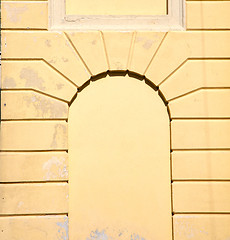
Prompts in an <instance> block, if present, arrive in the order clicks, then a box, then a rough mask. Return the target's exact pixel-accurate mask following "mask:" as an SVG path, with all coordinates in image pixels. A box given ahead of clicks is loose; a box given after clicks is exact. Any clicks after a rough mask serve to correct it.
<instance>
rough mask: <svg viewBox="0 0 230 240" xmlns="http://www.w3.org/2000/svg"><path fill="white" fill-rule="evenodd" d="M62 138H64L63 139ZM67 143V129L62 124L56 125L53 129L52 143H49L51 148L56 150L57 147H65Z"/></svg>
mask: <svg viewBox="0 0 230 240" xmlns="http://www.w3.org/2000/svg"><path fill="white" fill-rule="evenodd" d="M63 136H66V137H64V138H63ZM66 142H67V129H66V127H65V126H63V125H62V124H56V125H55V128H54V134H53V141H52V143H51V147H52V148H56V147H57V146H58V145H62V146H65V145H66Z"/></svg>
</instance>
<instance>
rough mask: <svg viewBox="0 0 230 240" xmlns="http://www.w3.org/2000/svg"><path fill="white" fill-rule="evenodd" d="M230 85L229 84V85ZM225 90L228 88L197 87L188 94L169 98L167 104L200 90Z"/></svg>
mask: <svg viewBox="0 0 230 240" xmlns="http://www.w3.org/2000/svg"><path fill="white" fill-rule="evenodd" d="M229 85H230V84H229ZM226 89H230V86H229V87H199V88H196V89H193V90H191V91H189V92H186V93H183V94H181V95H178V96H176V97H173V98H170V99H169V100H168V102H169V103H170V102H171V101H174V100H177V99H179V98H182V97H185V96H188V95H190V94H192V93H195V92H198V91H200V90H226Z"/></svg>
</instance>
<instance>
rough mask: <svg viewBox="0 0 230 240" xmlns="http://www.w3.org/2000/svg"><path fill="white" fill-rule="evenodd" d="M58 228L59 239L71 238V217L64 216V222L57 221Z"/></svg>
mask: <svg viewBox="0 0 230 240" xmlns="http://www.w3.org/2000/svg"><path fill="white" fill-rule="evenodd" d="M56 224H57V226H58V227H59V228H58V236H57V237H58V240H69V219H68V217H65V218H64V222H57V223H56Z"/></svg>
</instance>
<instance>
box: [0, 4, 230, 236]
mask: <svg viewBox="0 0 230 240" xmlns="http://www.w3.org/2000/svg"><path fill="white" fill-rule="evenodd" d="M1 4H2V77H1V86H2V101H1V104H2V105H1V118H2V122H1V143H0V148H1V153H0V167H1V170H0V181H1V182H0V226H1V231H0V239H3V240H11V239H12V240H13V239H14V240H21V239H23V240H30V239H34V240H37V239H38V240H40V239H47V240H48V239H52V240H53V239H55V240H56V239H62V240H67V239H68V238H69V233H68V213H69V207H68V195H69V190H68V188H69V182H68V180H69V177H68V166H69V164H68V141H67V140H68V136H67V135H68V124H69V123H68V121H67V120H68V116H69V105H70V103H71V102H72V100H73V98H74V96H75V94H76V93H77V91H78V90H81V88H82V86H83V85H84V84H85V83H86V82H88V80H89V79H95V77H93V76H95V75H97V74H100V73H102V72H106V71H108V70H110V71H114V70H116V71H117V70H118V71H127V70H128V71H130V72H135V76H137V75H138V76H141V78H142V79H144V81H146V82H147V83H148V84H150V82H149V81H151V82H152V83H151V84H152V85H155V86H157V87H158V88H159V90H158V92H159V93H160V95H163V98H164V101H165V103H166V105H167V107H168V109H169V112H170V123H171V124H170V128H171V133H170V134H171V171H172V172H171V174H172V177H171V180H172V185H171V187H172V196H171V197H172V220H173V226H172V230H173V239H174V240H188V239H193V240H201V239H202V240H213V239H218V240H226V239H228V238H229V237H230V227H229V226H230V182H229V180H230V162H229V161H230V152H229V149H230V137H229V136H230V120H229V118H230V111H229V104H230V90H229V89H230V80H229V76H230V60H229V59H230V45H229V42H230V31H229V30H230V15H229V11H230V1H187V2H186V28H187V29H186V31H183V32H167V33H163V32H150V31H138V30H137V31H125V32H124V31H122V32H119V31H117V32H113V31H87V32H75V31H49V30H48V2H47V1H36V0H34V1H8V0H5V1H2V2H1ZM95 59H96V61H95ZM92 77H93V78H92ZM93 239H95V238H92V239H90V240H93ZM70 240H73V239H70ZM98 240H99V239H98ZM133 240H139V239H138V238H137V239H133ZM146 240H149V239H146Z"/></svg>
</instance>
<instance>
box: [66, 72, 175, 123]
mask: <svg viewBox="0 0 230 240" xmlns="http://www.w3.org/2000/svg"><path fill="white" fill-rule="evenodd" d="M119 76H120V77H125V76H128V77H130V78H133V79H136V80H138V81H143V82H144V83H145V84H146V85H148V86H149V87H150V88H152V89H153V91H155V92H157V94H158V95H159V97H160V98H161V100H162V101H163V103H164V105H165V106H166V108H167V112H168V115H169V119H171V114H170V109H169V105H168V101H167V100H166V98H165V96H164V94H163V93H162V91H161V90H160V89H159V87H158V86H156V85H155V84H154V83H153V82H152V81H151V80H149V79H148V78H146V77H145V76H144V75H140V74H137V73H135V72H131V71H128V70H127V71H109V70H108V71H106V72H102V73H99V74H97V75H95V76H92V77H91V78H90V79H89V80H87V81H86V82H85V83H84V84H83V85H82V86H80V87H78V89H77V92H76V93H75V95H74V96H73V97H72V99H71V101H70V102H69V106H71V105H72V104H73V102H74V101H75V99H76V98H77V96H78V94H79V93H80V92H82V91H83V90H84V89H85V88H87V87H88V86H89V85H90V83H91V82H95V81H98V80H99V81H100V80H101V79H104V78H107V77H119ZM121 87H122V84H121Z"/></svg>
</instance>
